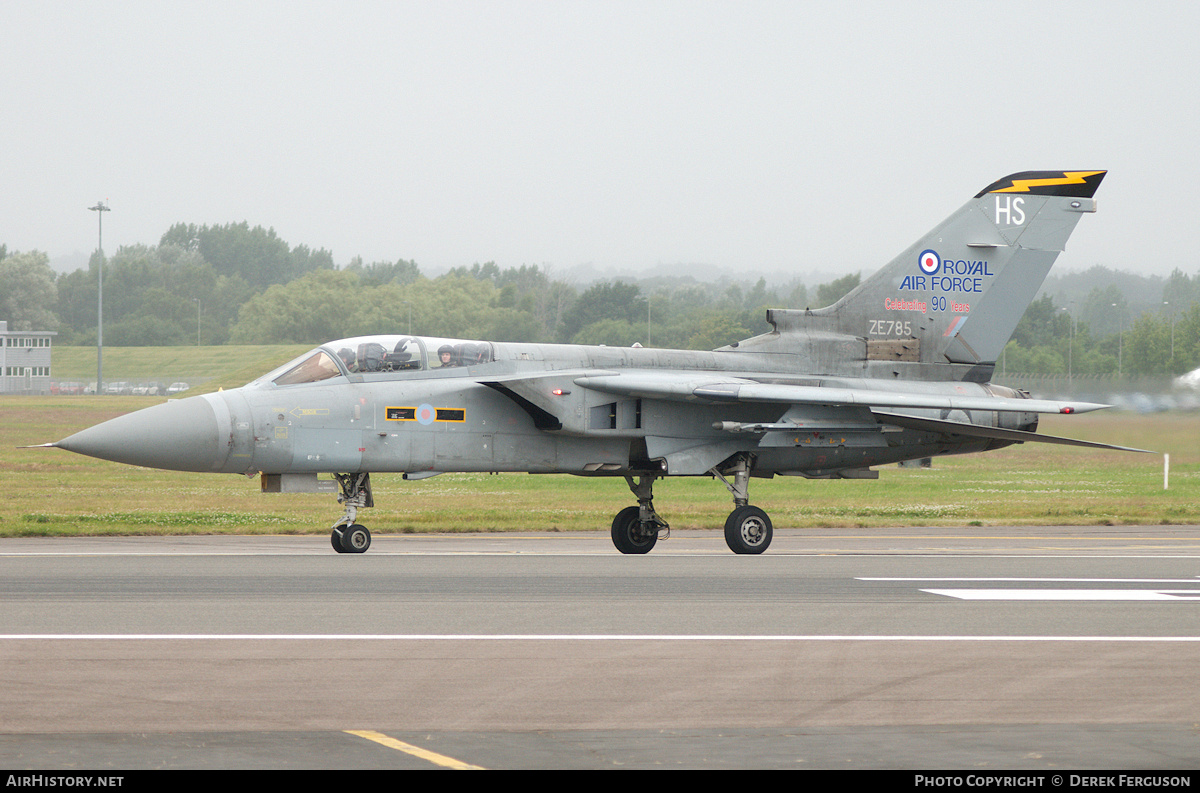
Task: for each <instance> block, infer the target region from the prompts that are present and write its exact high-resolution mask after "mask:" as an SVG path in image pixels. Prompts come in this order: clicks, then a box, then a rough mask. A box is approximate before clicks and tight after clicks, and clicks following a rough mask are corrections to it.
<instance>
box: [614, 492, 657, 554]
mask: <svg viewBox="0 0 1200 793" xmlns="http://www.w3.org/2000/svg"><path fill="white" fill-rule="evenodd" d="M654 479H655V477H654V476H651V475H646V476H639V477H638V478H637V481H636V482H635V481H634V478H633V477H632V476H626V477H625V481H626V482H628V483H629V489H630V490H632V491H633V495H634V496H635V497H636V498H637V500H638V505H637V506H636V507H626V508H625V509H623V510H621V511H620V512H618V513H617V516H616V517H615V518H613V523H612V541H613V545H615V546H617V550H618V551H620V552H621V553H650V549H651V548H653V547H654V544H655V543H657V542H658V533H659V531H661V530H666V532H667V536H670V534H671V527H670V526H668V525H667V522H666V521H665V520H663V519H662V518H661V517H659V514H658V513H657V512H655V511H654ZM664 539H665V537H664Z"/></svg>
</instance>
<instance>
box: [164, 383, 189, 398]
mask: <svg viewBox="0 0 1200 793" xmlns="http://www.w3.org/2000/svg"><path fill="white" fill-rule="evenodd" d="M189 388H191V386H190V385H188V384H187V383H171V384H170V385H169V386H167V396H173V395H175V394H179V393H181V392H183V391H187V390H188V389H189Z"/></svg>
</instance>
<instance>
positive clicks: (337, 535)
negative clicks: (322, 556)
mask: <svg viewBox="0 0 1200 793" xmlns="http://www.w3.org/2000/svg"><path fill="white" fill-rule="evenodd" d="M329 542H330V544H332V545H333V550H335V551H337V552H338V553H345V552H346V549H345V548H343V547H342V532H341V530H340V529H334V530H333V532H332V533H330V535H329Z"/></svg>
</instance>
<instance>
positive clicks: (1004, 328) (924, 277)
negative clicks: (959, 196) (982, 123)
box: [778, 171, 1106, 364]
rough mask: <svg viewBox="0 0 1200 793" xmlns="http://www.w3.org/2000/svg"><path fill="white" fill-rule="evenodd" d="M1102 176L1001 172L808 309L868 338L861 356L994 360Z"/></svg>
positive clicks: (1090, 204) (1090, 205) (1089, 205)
mask: <svg viewBox="0 0 1200 793" xmlns="http://www.w3.org/2000/svg"><path fill="white" fill-rule="evenodd" d="M1105 173H1106V172H1105V171H1026V172H1023V173H1015V174H1012V175H1011V176H1006V177H1004V178H1003V179H1001V180H999V181H997V182H994V183H992V184H990V185H988V186H987V187H985V188H984V189H983V190H981V191H980V192H979V194H978V195H976V196H975V197H974V198H973V199H972V200H970V201H968V202H967V203H966V205H964V206H963V207H962V209H960V210H958V211H957V212H955V213H954V214H953V215H951V216H950V217H949V218H947V219H946V220H945V221H943V222H942V223H941V224H940V225H938V226H937V227H936V228H934V229H933V230H932V231H930V232H929V233H928V234H926V235H925V236H924V237H922V238H921V239H920V240H918V241H917V242H916V243H914V244H913V245H911V246H910V247H909V248H908V249H907V250H905V251H904V252H903V253H901V254H900V255H899V256H897V257H896V258H895V259H893V260H892V261H891V263H889V264H888V265H887V266H886V267H884V268H883V269H882V270H880V271H879V272H877V273H875V274H874V275H872V276H871V277H870V278H868V279H867V280H866V281H865V282H863V283H862V284H861V285H859V287H858V288H856V289H855V290H854V291H852V292H850V293H849V294H848V295H846V296H845V297H843V298H842V299H841V300H839V301H838V302H837V303H835V304H834V305H833V306H830V307H829V308H826V309H820V310H818V311H813V312H811V314H810V316H823V317H826V318H827V319H832V320H833V325H834V327H835V328H836V331H837V332H839V333H845V334H849V335H853V336H858V337H865V338H866V339H867V357H868V359H872V358H875V359H878V360H886V359H889V357H891V359H894V360H913V361H921V362H925V363H947V362H949V363H963V364H993V363H995V362H996V359H997V358H998V357H999V355H1000V353H1001V352H1002V351H1003V350H1004V346H1005V345H1006V344H1007V343H1008V340H1009V338H1010V337H1011V336H1012V332H1013V330H1014V329H1015V328H1016V326H1017V322H1018V321H1019V320H1020V319H1021V315H1022V314H1024V312H1025V309H1026V308H1027V307H1028V305H1029V303H1030V301H1032V300H1033V297H1034V295H1035V294H1036V293H1037V290H1038V289H1039V288H1040V287H1041V285H1042V281H1044V280H1045V278H1046V274H1047V273H1048V272H1049V270H1050V266H1051V265H1052V264H1054V260H1055V259H1056V258H1057V257H1058V254H1059V252H1060V251H1062V250H1063V248H1064V246H1065V245H1066V241H1067V237H1069V236H1070V235H1071V232H1072V231H1073V230H1074V228H1075V224H1076V223H1077V222H1078V221H1079V216H1080V214H1081V213H1084V212H1095V211H1096V202H1095V199H1094V198H1093V197H1092V196H1093V195H1095V192H1096V188H1097V187H1099V185H1100V181H1101V180H1102V179H1103V178H1104V174H1105ZM782 313H783V314H799V313H801V312H782ZM778 319H785V318H784V317H782V316H780V317H778ZM914 348H915V349H914ZM900 349H903V351H904V352H903V353H897V352H896V351H897V350H900Z"/></svg>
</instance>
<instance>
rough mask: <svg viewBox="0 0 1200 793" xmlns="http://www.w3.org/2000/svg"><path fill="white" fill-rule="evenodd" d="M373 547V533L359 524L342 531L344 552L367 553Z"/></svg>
mask: <svg viewBox="0 0 1200 793" xmlns="http://www.w3.org/2000/svg"><path fill="white" fill-rule="evenodd" d="M370 547H371V532H369V531H367V527H366V526H363V525H361V524H359V523H355V524H354V525H353V526H347V527H346V528H345V529H344V530H343V531H342V550H343V551H345V552H346V553H366V551H367V549H368V548H370Z"/></svg>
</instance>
